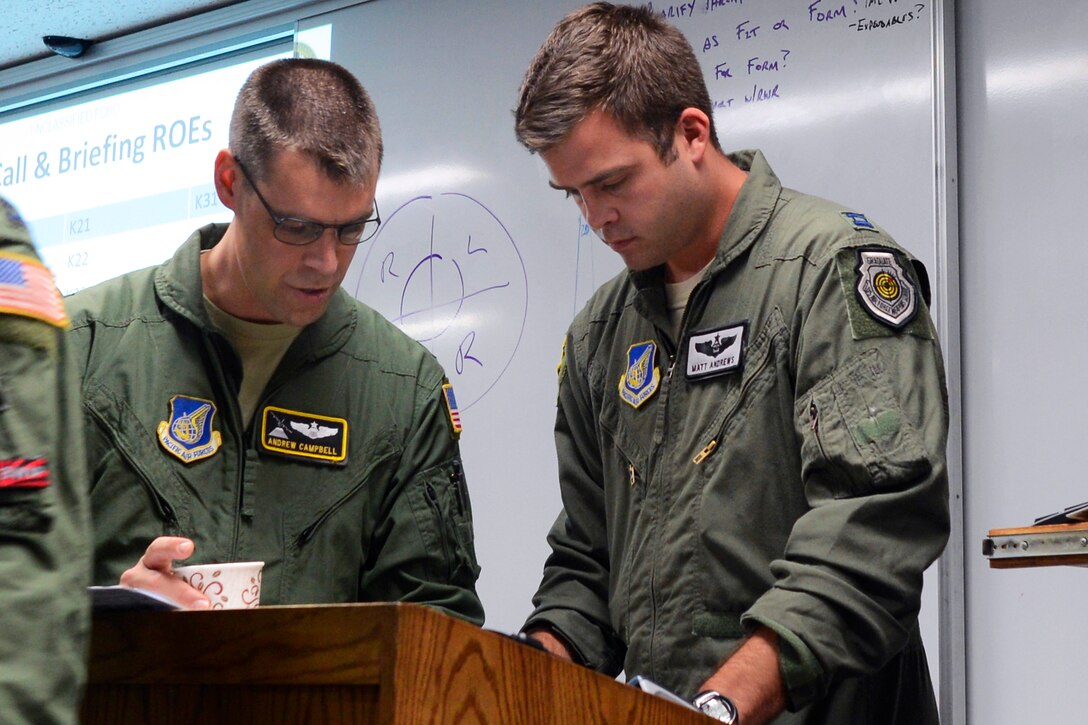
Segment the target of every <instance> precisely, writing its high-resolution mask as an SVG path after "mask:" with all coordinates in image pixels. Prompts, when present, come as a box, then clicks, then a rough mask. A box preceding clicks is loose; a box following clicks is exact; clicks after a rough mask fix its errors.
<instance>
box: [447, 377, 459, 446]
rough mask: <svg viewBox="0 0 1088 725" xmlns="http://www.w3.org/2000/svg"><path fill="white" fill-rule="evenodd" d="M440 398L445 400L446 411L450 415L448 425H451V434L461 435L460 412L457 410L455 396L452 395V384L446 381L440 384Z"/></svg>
mask: <svg viewBox="0 0 1088 725" xmlns="http://www.w3.org/2000/svg"><path fill="white" fill-rule="evenodd" d="M442 399H443V400H445V401H446V412H447V413H449V415H450V425H451V426H453V435H454V436H459V435H461V413H460V411H458V410H457V398H455V397H454V395H453V386H452V385H450V384H449V383H446V384H444V385H443V386H442Z"/></svg>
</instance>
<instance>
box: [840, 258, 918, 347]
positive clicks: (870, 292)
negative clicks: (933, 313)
mask: <svg viewBox="0 0 1088 725" xmlns="http://www.w3.org/2000/svg"><path fill="white" fill-rule="evenodd" d="M854 290H855V292H856V293H857V298H858V301H859V302H860V303H861V306H862V308H864V310H865V311H866V312H868V313H869V314H870V315H871V316H872V317H873V318H874V319H875V320H877V322H881V323H883V324H885V325H887V326H888V327H891V328H893V329H896V330H898V329H900V328H902V327H903V326H904V325H906V324H907V323H909V322H910V321H911V320H912V319H914V315H915V313H916V312H917V311H918V290H917V289H916V288H915V286H914V282H913V280H912V279H911V278H910V277H909V276H907V274H906V273H905V272H904V271H903V267H902V266H901V265H900V263H899V258H898V257H897V256H896V255H895V253H894V252H892V251H890V250H887V249H859V250H858V266H857V283H856V285H855V287H854Z"/></svg>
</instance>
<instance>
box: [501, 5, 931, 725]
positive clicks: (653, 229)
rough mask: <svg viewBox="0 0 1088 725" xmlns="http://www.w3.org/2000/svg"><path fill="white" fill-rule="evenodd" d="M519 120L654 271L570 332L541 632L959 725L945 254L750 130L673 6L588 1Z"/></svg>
mask: <svg viewBox="0 0 1088 725" xmlns="http://www.w3.org/2000/svg"><path fill="white" fill-rule="evenodd" d="M516 129H517V134H518V138H519V140H520V141H521V142H522V143H523V144H524V145H525V146H526V147H527V148H528V149H529V150H530V151H531V152H534V153H539V154H540V155H541V157H542V158H543V159H544V162H545V163H546V165H547V166H548V169H549V171H550V172H551V177H552V181H551V185H552V186H553V187H554V188H556V189H558V190H560V191H563V192H565V193H566V194H567V195H568V196H570V197H573V199H574V200H575V202H576V203H577V204H578V207H579V209H580V210H581V212H582V214H583V215H584V217H585V219H586V221H587V223H588V224H589V225H590V226H591V227H592V228H593V229H594V230H595V231H596V232H597V234H598V235H599V236H600V237H601V238H602V240H603V241H604V242H605V243H606V244H608V245H609V246H610V247H611V248H612V249H613V250H614V251H616V252H617V253H618V254H619V255H620V256H621V257H622V258H623V261H624V263H625V265H626V266H627V268H628V270H627V272H625V273H623V274H620V275H619V276H617V277H616V278H615V279H613V280H612V281H610V282H608V283H606V284H605V285H604V286H603V287H602V288H601V289H600V290H598V291H597V293H596V294H595V295H594V296H593V297H592V298H591V299H590V301H589V302H588V303H587V305H586V307H585V309H584V310H582V311H581V312H580V313H579V314H578V316H577V317H576V318H575V320H574V322H573V323H572V325H571V327H570V330H569V332H568V334H567V336H566V340H565V343H564V350H563V356H562V362H561V365H560V371H559V399H558V414H557V420H556V426H555V435H556V445H557V451H558V456H559V479H560V487H561V492H562V498H563V510H562V512H561V513H560V515H559V518H558V519H557V520H556V522H555V525H554V526H553V528H552V530H551V533H550V535H549V543H550V544H551V547H552V553H551V555H550V556H549V558H548V560H547V563H546V564H545V567H544V575H543V580H542V582H541V585H540V588H539V590H538V591H537V594H536V596H535V598H534V604H535V605H536V609H535V611H534V612H533V613H532V614H531V615H530V617H529V619H528V621H527V623H526V625H525V631H526V632H528V633H529V634H530V635H531V636H533V637H535V638H536V639H538V640H539V641H540V642H541V643H542V644H544V645H545V647H546V648H548V649H549V650H550V651H552V652H553V653H555V654H557V655H559V656H562V657H567V658H570V659H573V660H576V661H580V662H582V663H584V664H587V665H589V666H591V667H594V668H596V669H599V670H601V671H603V672H605V673H608V674H613V675H614V674H616V673H618V672H619V671H620V669H621V668H623V669H624V670H625V672H626V674H627V676H628V677H631V676H634V675H641V676H645V677H648V678H649V679H651V680H653V681H656V682H657V683H659V684H661V685H663V686H665V687H667V688H669V689H671V690H673V691H675V692H677V693H680V694H682V695H683V696H685V697H687V698H692V700H693V702H694V703H695V704H696V705H697V706H698V707H699V708H700V709H701V710H703V712H705V713H707V714H709V715H712V716H713V717H715V718H717V719H719V720H721V721H722V722H732V723H737V722H740V723H744V725H753V724H754V723H762V722H767V721H770V720H774V721H775V722H776V723H801V722H804V723H881V724H882V725H883V724H887V723H897V722H900V723H922V722H924V723H936V722H937V710H936V704H935V701H934V696H933V689H932V684H931V682H930V678H929V674H928V669H927V663H926V657H925V652H924V651H923V648H922V641H921V637H920V635H919V631H918V622H917V615H918V610H919V606H920V594H921V588H922V574H923V572H924V571H925V569H926V568H927V567H928V566H929V565H930V564H931V563H932V562H933V561H934V559H936V557H937V556H938V555H939V554H940V552H941V550H942V548H943V547H944V544H945V541H946V539H947V536H948V528H949V521H948V503H947V472H946V466H945V446H946V439H947V428H948V407H947V393H946V391H945V385H944V374H943V370H942V361H941V355H940V350H939V347H938V344H937V340H936V334H935V330H934V326H933V324H932V322H931V321H930V317H929V312H928V309H927V304H928V303H927V301H926V300H925V297H926V295H927V291H926V289H925V287H926V282H925V279H924V270H923V269H922V268H921V265H920V264H918V263H917V262H915V261H914V260H913V259H911V258H910V256H909V255H908V254H907V253H906V252H905V251H904V250H903V249H902V248H900V247H899V246H898V245H896V244H895V242H894V241H892V239H891V238H890V237H889V236H888V235H887V234H886V233H885V232H884V231H883V230H881V229H880V228H879V227H877V226H876V225H875V224H873V223H872V222H870V221H869V219H868V218H867V217H866V216H865V215H864V214H862V213H859V212H856V211H855V210H851V209H846V208H843V207H839V206H836V205H834V204H832V203H830V202H826V201H823V200H820V199H816V198H814V197H810V196H806V195H804V194H800V193H798V192H795V191H792V190H790V189H787V188H784V187H783V186H782V184H781V183H780V182H779V180H778V178H777V177H776V176H775V175H774V173H773V172H772V171H771V169H770V167H769V165H768V163H767V161H766V160H765V159H764V157H763V155H762V154H761V153H759V152H758V151H742V152H739V153H734V154H729V155H726V154H724V153H723V152H722V151H721V148H720V146H719V144H718V140H717V137H716V133H715V129H714V120H713V115H712V109H711V104H710V99H709V95H708V93H707V90H706V86H705V84H704V82H703V79H702V74H701V71H700V68H699V65H698V62H697V60H696V58H695V55H694V53H693V52H692V50H691V47H690V45H689V44H688V43H687V41H686V40H685V39H684V37H683V35H682V34H681V33H680V32H679V31H678V30H676V29H675V28H674V27H672V26H670V25H668V24H667V23H665V22H664V21H662V20H660V19H659V18H656V17H655V16H654V15H653V13H652V12H651V11H649V10H648V9H646V8H636V7H622V6H613V5H610V4H608V3H595V4H593V5H590V6H587V7H585V8H582V9H580V10H578V11H575V12H573V13H571V14H570V15H568V16H567V17H566V18H564V19H563V20H562V21H561V22H560V23H559V24H558V25H557V26H556V28H555V29H554V30H553V31H552V33H551V35H549V37H548V38H547V39H546V40H545V41H544V44H543V45H542V46H541V48H540V50H539V51H538V53H537V54H536V56H535V57H534V59H533V61H532V63H531V65H530V67H529V69H528V71H527V73H526V75H525V79H524V82H523V84H522V87H521V91H520V97H519V102H518V106H517V110H516Z"/></svg>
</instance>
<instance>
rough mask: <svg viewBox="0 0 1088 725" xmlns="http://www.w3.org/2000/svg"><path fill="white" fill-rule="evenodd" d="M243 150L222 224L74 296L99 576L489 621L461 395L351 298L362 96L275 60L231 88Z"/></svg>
mask: <svg viewBox="0 0 1088 725" xmlns="http://www.w3.org/2000/svg"><path fill="white" fill-rule="evenodd" d="M229 144H230V148H229V149H224V150H223V151H220V152H219V154H218V156H217V157H216V159H215V187H216V191H217V193H218V195H219V199H220V200H221V201H222V203H223V204H224V205H225V206H226V207H228V208H230V209H232V210H233V211H234V218H233V220H232V221H231V222H230V224H229V225H209V226H206V227H203V228H202V229H200V230H198V231H197V232H196V233H194V234H193V236H191V237H190V238H189V240H188V241H187V242H185V244H183V245H182V246H181V248H179V249H178V251H177V253H176V254H175V255H174V257H173V258H172V259H170V260H168V261H167V262H165V263H164V264H162V265H160V266H158V267H154V268H151V269H147V270H142V271H138V272H134V273H131V274H128V275H125V276H122V277H120V278H118V279H115V280H112V281H110V282H106V283H104V284H102V285H99V286H98V287H95V288H92V289H89V290H85V291H83V292H80V293H79V294H77V295H75V296H74V297H73V298H72V299H71V304H70V308H71V311H72V317H73V332H72V343H73V347H74V348H75V350H76V351H77V353H78V356H79V359H80V361H81V362H82V365H83V404H84V409H85V411H86V416H87V421H88V428H89V430H88V439H89V442H90V443H89V449H90V450H89V456H90V461H91V504H92V512H93V516H94V522H95V541H96V545H95V554H96V557H95V558H96V561H95V580H96V581H97V582H98V583H112V582H116V581H117V580H118V578H120V581H121V583H123V584H127V585H131V586H138V587H143V588H146V589H151V590H155V591H158V592H161V593H163V594H166V595H167V596H170V597H172V598H173V599H175V600H177V601H178V602H180V603H181V604H183V605H185V606H187V607H196V608H202V607H208V606H213V605H214V603H213V602H211V601H209V599H208V598H207V597H206V596H205V595H204V594H202V593H200V592H198V591H197V590H196V589H194V588H192V587H190V586H189V585H188V584H186V583H185V582H183V581H181V580H180V579H179V578H177V577H175V576H173V575H172V562H173V561H174V560H179V559H186V558H188V557H190V556H191V555H192V556H194V559H195V560H199V561H203V562H220V561H224V562H225V561H239V560H258V561H263V562H265V566H264V572H263V586H262V590H261V603H262V604H280V603H308V602H356V601H408V602H418V603H423V604H428V605H431V606H435V607H438V608H440V609H442V610H445V611H446V612H448V613H450V614H453V615H457V616H459V617H463V618H465V619H468V620H470V621H473V622H477V623H480V622H482V621H483V610H482V607H481V605H480V601H479V598H478V597H477V595H476V591H475V582H476V579H477V576H478V574H479V567H478V566H477V564H476V557H475V552H474V550H473V541H472V518H471V510H470V508H469V499H468V490H467V488H466V485H465V479H464V476H463V474H462V469H461V459H460V453H459V450H458V444H457V437H458V435H459V433H460V425H459V423H457V421H456V407H455V404H454V402H453V395H452V390H451V389H450V387H449V385H448V383H447V381H446V379H445V377H444V375H443V372H442V370H441V368H440V366H439V365H438V363H437V361H435V359H434V358H433V356H431V355H430V354H429V353H428V352H427V351H426V350H425V349H424V348H423V347H422V346H420V345H419V344H418V343H416V342H415V341H413V340H411V339H410V338H408V337H407V336H406V335H404V334H403V333H402V332H400V331H399V330H397V329H396V328H395V327H394V326H393V325H392V324H390V323H389V322H387V321H386V320H385V319H383V318H381V317H380V316H379V315H378V314H377V313H376V312H374V311H373V310H371V309H370V308H368V307H366V306H365V305H363V304H361V303H359V302H357V301H355V300H353V299H351V297H350V296H349V295H348V294H347V293H346V292H345V291H344V290H342V289H341V288H340V283H341V281H342V280H343V278H344V275H345V273H346V272H347V269H348V265H349V264H350V263H351V260H352V257H353V256H354V254H355V250H356V248H357V245H358V244H359V243H361V242H365V241H366V240H367V239H369V238H370V237H371V236H372V235H373V234H374V233H375V231H376V230H377V227H378V224H379V223H380V221H379V214H378V208H377V205H376V204H375V202H374V194H375V187H376V184H377V181H378V172H379V169H380V167H381V158H382V141H381V132H380V129H379V125H378V118H377V115H376V114H375V111H374V106H373V104H372V103H371V101H370V98H369V96H368V95H367V93H366V91H365V90H364V89H363V88H362V86H361V85H360V84H359V82H358V81H357V80H356V79H355V78H354V77H353V76H352V75H351V74H350V73H348V72H347V71H346V70H345V69H344V68H342V67H340V66H338V65H336V64H335V63H331V62H328V61H319V60H301V59H291V60H281V61H274V62H272V63H269V64H267V65H264V66H262V67H260V68H258V69H257V70H256V71H254V73H253V74H252V75H251V76H250V77H249V79H248V80H247V81H246V83H245V85H244V86H243V88H242V90H241V92H240V93H239V95H238V100H237V102H236V104H235V109H234V115H233V118H232V120H231V128H230V141H229ZM149 542H150V543H149Z"/></svg>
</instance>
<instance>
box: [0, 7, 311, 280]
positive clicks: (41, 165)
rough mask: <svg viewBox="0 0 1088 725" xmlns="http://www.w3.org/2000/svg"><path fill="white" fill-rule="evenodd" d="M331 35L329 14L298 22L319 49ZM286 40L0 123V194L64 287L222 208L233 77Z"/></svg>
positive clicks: (139, 255) (154, 250) (133, 263)
mask: <svg viewBox="0 0 1088 725" xmlns="http://www.w3.org/2000/svg"><path fill="white" fill-rule="evenodd" d="M330 38H331V32H330V29H329V28H328V27H327V26H326V27H324V28H318V29H315V30H311V31H307V37H306V41H307V43H308V44H307V45H303V46H301V47H304V48H305V49H306V51H307V54H314V55H317V57H328V54H329V50H330V49H329V48H328V43H329V39H330ZM300 42H301V37H300ZM314 45H316V46H317V48H316V49H315V48H314V47H313V46H314ZM289 47H290V46H289V45H288V48H289ZM283 48H284V45H283V44H281V45H279V46H278V49H279V50H281V52H273V51H272V50H267V51H265V52H263V53H262V52H251V53H249V54H248V55H247V56H246V58H245V59H244V60H241V59H240V60H239V61H238V62H236V63H232V64H228V65H224V63H223V62H219V63H217V65H216V66H215V67H213V68H212V69H210V70H205V71H203V72H199V71H194V70H188V71H185V72H180V71H179V72H175V73H174V74H172V75H171V76H169V77H166V78H165V79H164V80H163V81H162V82H159V83H149V82H148V81H147V80H143V81H141V82H140V85H141V87H139V88H134V89H131V90H125V89H122V90H120V91H119V92H116V93H114V94H110V95H108V96H105V97H96V98H95V99H93V100H87V101H83V102H78V103H71V102H69V103H67V104H65V105H64V107H62V108H58V107H57V106H55V105H54V106H51V107H50V109H49V110H45V111H43V112H40V113H37V114H35V115H24V116H23V117H21V118H19V119H17V120H13V121H9V122H6V123H2V124H0V195H3V196H5V197H6V198H8V199H9V200H10V201H11V202H12V203H13V204H15V206H16V207H17V208H18V209H19V212H20V214H21V215H22V216H23V218H24V219H25V220H26V221H27V223H28V225H29V226H30V228H31V232H32V234H33V235H34V240H35V242H36V243H37V245H38V249H39V251H40V253H41V255H42V258H43V260H44V261H45V263H46V265H48V266H49V268H50V269H51V270H52V271H53V274H54V276H55V277H56V280H57V286H58V287H59V288H60V290H61V292H62V293H63V294H71V293H72V292H75V291H77V290H80V289H83V288H84V287H89V286H91V285H94V284H97V283H98V282H102V281H104V280H106V279H109V278H111V277H116V276H117V275H119V274H122V273H124V272H128V271H131V270H134V269H139V268H142V267H147V266H150V265H153V264H157V263H159V262H161V261H163V260H165V259H167V258H168V257H169V256H170V255H171V254H173V253H174V251H175V250H176V249H177V248H178V247H179V246H180V245H181V243H182V242H184V241H185V239H186V238H187V237H188V236H189V234H191V233H192V232H193V230H195V229H196V228H197V227H199V226H201V225H204V224H208V223H211V222H226V221H229V220H230V218H231V212H230V210H229V209H226V208H224V207H223V206H222V205H221V204H220V203H219V198H218V196H217V195H216V193H215V187H214V186H213V184H212V172H213V169H214V161H215V155H216V153H217V152H218V151H219V149H221V148H225V147H226V146H227V138H228V131H229V126H230V115H231V110H232V109H233V106H234V99H235V96H236V95H237V93H238V89H239V88H240V87H241V85H242V83H243V82H244V81H245V79H246V77H247V76H248V75H249V73H250V72H251V71H252V70H253V69H254V68H256V67H257V66H258V65H260V64H262V63H265V62H267V61H269V60H271V59H273V58H283V57H289V56H290V55H291V52H290V50H289V49H288V50H287V51H283ZM203 67H204V68H209V67H210V66H208V65H204V66H203ZM129 88H131V86H129ZM99 95H101V94H99Z"/></svg>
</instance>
